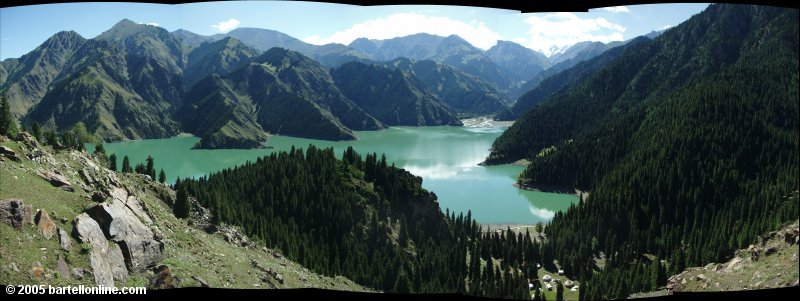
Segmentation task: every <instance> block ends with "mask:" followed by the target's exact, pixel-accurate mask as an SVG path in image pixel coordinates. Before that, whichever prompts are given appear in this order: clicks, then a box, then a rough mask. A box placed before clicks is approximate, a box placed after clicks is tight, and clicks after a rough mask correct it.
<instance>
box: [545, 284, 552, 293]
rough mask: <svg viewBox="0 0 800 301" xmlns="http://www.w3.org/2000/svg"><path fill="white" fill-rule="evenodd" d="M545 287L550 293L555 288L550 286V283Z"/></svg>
mask: <svg viewBox="0 0 800 301" xmlns="http://www.w3.org/2000/svg"><path fill="white" fill-rule="evenodd" d="M544 287H545V288H547V290H548V291H552V290H553V286H552V285H550V283H548V284H545V285H544Z"/></svg>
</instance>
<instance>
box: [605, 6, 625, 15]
mask: <svg viewBox="0 0 800 301" xmlns="http://www.w3.org/2000/svg"><path fill="white" fill-rule="evenodd" d="M600 9H602V10H604V11H609V12H612V13H615V14H616V13H629V12H631V10H629V9H628V8H627V7H625V6H610V7H601V8H600Z"/></svg>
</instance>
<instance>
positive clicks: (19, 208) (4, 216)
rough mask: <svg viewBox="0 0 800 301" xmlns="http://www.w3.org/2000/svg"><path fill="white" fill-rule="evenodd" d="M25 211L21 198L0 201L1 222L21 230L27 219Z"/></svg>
mask: <svg viewBox="0 0 800 301" xmlns="http://www.w3.org/2000/svg"><path fill="white" fill-rule="evenodd" d="M23 211H24V209H23V203H22V201H21V200H15V199H11V200H2V201H0V222H2V223H4V224H6V225H9V226H11V227H14V229H17V230H19V229H21V228H22V225H23V224H24V220H25V218H24V213H23Z"/></svg>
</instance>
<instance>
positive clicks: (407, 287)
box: [392, 267, 411, 294]
mask: <svg viewBox="0 0 800 301" xmlns="http://www.w3.org/2000/svg"><path fill="white" fill-rule="evenodd" d="M392 291H393V292H395V293H398V294H408V293H410V292H411V282H410V281H409V280H408V275H407V274H406V271H405V270H404V269H403V268H402V267H401V268H400V274H399V275H397V280H396V281H395V282H394V288H393V289H392Z"/></svg>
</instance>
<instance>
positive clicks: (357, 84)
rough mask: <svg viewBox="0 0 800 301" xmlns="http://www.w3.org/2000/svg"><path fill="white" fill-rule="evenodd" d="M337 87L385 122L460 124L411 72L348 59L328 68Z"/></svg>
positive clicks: (401, 123)
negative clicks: (338, 65)
mask: <svg viewBox="0 0 800 301" xmlns="http://www.w3.org/2000/svg"><path fill="white" fill-rule="evenodd" d="M331 74H332V75H333V78H334V80H335V81H336V85H337V86H338V87H339V89H341V91H342V92H343V93H344V94H345V95H347V97H349V98H350V99H352V100H353V101H354V102H355V103H356V104H358V105H359V106H360V107H362V108H364V110H365V111H367V112H368V113H369V114H371V115H372V116H375V117H376V118H378V119H379V120H381V121H382V122H384V123H386V124H387V125H409V126H423V125H461V122H460V121H459V120H458V118H457V117H456V116H455V115H454V114H453V113H452V112H451V111H450V108H449V107H448V106H447V105H446V104H444V103H443V102H442V101H441V100H440V99H439V98H438V97H436V96H435V95H433V94H432V93H430V92H429V91H428V90H427V89H425V87H424V85H423V84H422V83H421V82H420V81H419V80H418V79H417V78H415V77H414V76H413V75H412V74H409V73H405V72H403V71H401V70H399V69H394V70H392V69H388V68H385V67H380V66H375V65H367V64H363V63H358V62H351V63H347V64H344V65H342V66H341V67H339V68H336V69H333V70H332V71H331Z"/></svg>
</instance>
